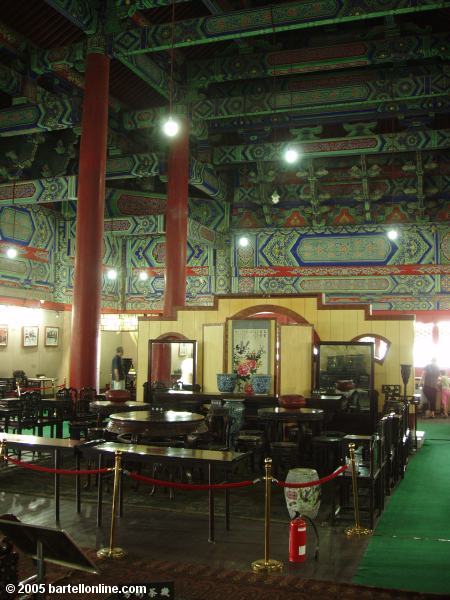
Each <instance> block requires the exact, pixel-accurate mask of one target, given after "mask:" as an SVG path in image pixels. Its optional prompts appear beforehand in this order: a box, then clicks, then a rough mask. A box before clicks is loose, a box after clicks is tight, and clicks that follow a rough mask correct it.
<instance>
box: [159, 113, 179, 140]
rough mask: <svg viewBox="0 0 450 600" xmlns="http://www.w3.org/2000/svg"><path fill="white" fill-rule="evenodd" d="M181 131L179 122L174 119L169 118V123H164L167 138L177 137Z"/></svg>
mask: <svg viewBox="0 0 450 600" xmlns="http://www.w3.org/2000/svg"><path fill="white" fill-rule="evenodd" d="M179 131H180V124H179V122H178V121H175V119H174V118H173V117H171V116H170V117H169V118H168V119H167V121H164V123H163V132H164V133H165V135H167V137H175V136H176V135H177V134H178V132H179Z"/></svg>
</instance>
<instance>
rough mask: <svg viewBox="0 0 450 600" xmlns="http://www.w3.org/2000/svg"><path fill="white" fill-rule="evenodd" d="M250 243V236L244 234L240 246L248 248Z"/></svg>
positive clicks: (240, 239)
mask: <svg viewBox="0 0 450 600" xmlns="http://www.w3.org/2000/svg"><path fill="white" fill-rule="evenodd" d="M248 244H249V241H248V238H247V237H245V236H242V237H240V238H239V246H240V247H241V248H246V247H247V246H248Z"/></svg>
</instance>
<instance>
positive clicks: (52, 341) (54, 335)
mask: <svg viewBox="0 0 450 600" xmlns="http://www.w3.org/2000/svg"><path fill="white" fill-rule="evenodd" d="M44 335H45V339H44V345H45V346H58V345H59V327H46V328H45V334H44Z"/></svg>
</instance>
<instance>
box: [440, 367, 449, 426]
mask: <svg viewBox="0 0 450 600" xmlns="http://www.w3.org/2000/svg"><path fill="white" fill-rule="evenodd" d="M441 394H442V396H441V405H442V410H443V411H444V417H445V418H447V417H448V401H449V400H450V377H448V375H447V372H446V371H441Z"/></svg>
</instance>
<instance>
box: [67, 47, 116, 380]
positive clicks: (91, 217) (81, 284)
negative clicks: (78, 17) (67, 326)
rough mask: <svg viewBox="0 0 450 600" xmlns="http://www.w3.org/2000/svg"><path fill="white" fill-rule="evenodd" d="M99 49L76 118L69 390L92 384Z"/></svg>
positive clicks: (102, 168)
mask: <svg viewBox="0 0 450 600" xmlns="http://www.w3.org/2000/svg"><path fill="white" fill-rule="evenodd" d="M100 51H101V49H100V48H98V49H96V51H95V50H94V52H93V51H92V50H91V51H89V50H88V52H90V53H89V54H88V56H87V59H86V76H85V89H84V101H83V116H82V121H81V143H80V161H79V177H78V202H77V234H76V255H75V277H74V291H73V309H72V310H73V312H72V338H71V350H70V385H71V386H72V387H75V388H82V387H85V386H88V387H97V363H98V355H99V331H100V308H101V294H102V259H103V220H104V210H105V174H106V146H107V133H108V87H109V58H108V57H107V56H105V54H103V53H100ZM112 354H113V352H112Z"/></svg>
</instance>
